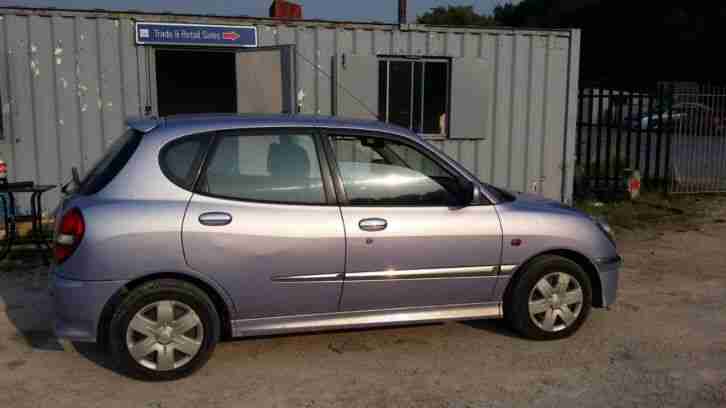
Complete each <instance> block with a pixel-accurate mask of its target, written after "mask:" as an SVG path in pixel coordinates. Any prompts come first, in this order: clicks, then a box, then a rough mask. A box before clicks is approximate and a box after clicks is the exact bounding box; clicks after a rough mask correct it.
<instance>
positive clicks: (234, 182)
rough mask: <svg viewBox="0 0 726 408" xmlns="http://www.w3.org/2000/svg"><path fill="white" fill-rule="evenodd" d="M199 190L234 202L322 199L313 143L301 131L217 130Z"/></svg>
mask: <svg viewBox="0 0 726 408" xmlns="http://www.w3.org/2000/svg"><path fill="white" fill-rule="evenodd" d="M198 189H199V191H200V192H202V193H205V194H209V195H212V196H216V197H220V198H231V199H237V200H247V201H261V202H271V203H282V204H324V203H325V190H324V189H323V181H322V177H321V172H320V162H319V161H318V152H317V149H316V147H315V141H314V139H313V137H312V135H310V134H305V133H302V134H294V133H284V134H281V133H277V132H275V131H261V132H260V133H259V134H249V133H245V134H240V133H238V132H235V131H230V132H225V133H222V134H220V136H219V141H218V142H217V146H216V148H214V149H213V151H212V152H210V153H209V158H208V159H207V168H206V171H205V174H204V175H203V176H202V177H201V179H200V181H199V186H198Z"/></svg>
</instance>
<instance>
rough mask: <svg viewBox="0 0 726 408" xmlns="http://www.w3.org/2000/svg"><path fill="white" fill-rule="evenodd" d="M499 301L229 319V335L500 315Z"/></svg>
mask: <svg viewBox="0 0 726 408" xmlns="http://www.w3.org/2000/svg"><path fill="white" fill-rule="evenodd" d="M502 316H503V311H502V303H501V302H491V303H472V304H465V305H446V306H427V307H407V308H397V309H385V310H370V311H368V310H367V311H355V312H338V313H322V314H314V315H299V316H282V317H266V318H259V319H243V320H232V322H231V324H232V336H234V337H246V336H262V335H269V334H280V333H296V332H306V331H323V330H339V329H352V328H362V327H370V326H393V325H400V324H406V323H427V322H440V321H446V320H468V319H483V318H501V317H502Z"/></svg>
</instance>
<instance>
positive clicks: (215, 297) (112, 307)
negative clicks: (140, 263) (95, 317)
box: [97, 272, 233, 347]
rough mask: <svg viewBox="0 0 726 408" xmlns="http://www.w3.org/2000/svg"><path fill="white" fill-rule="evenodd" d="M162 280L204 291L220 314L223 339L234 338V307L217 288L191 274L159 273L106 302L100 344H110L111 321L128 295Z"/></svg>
mask: <svg viewBox="0 0 726 408" xmlns="http://www.w3.org/2000/svg"><path fill="white" fill-rule="evenodd" d="M160 279H175V280H179V281H183V282H187V283H190V284H192V285H194V286H196V287H197V288H199V289H200V290H201V291H203V292H204V293H205V294H206V295H207V296H209V299H210V300H211V301H212V303H213V304H214V307H215V308H216V309H217V313H218V314H219V319H220V323H221V327H222V338H223V339H228V338H230V337H231V336H232V326H231V320H232V319H231V312H232V310H231V309H232V308H233V305H232V304H231V303H230V302H229V301H228V300H227V299H226V298H225V297H224V296H223V295H222V294H221V293H220V292H219V291H218V290H217V289H216V288H214V287H213V286H212V285H211V284H210V283H208V282H205V281H204V280H203V279H201V278H198V277H195V276H192V275H189V274H185V273H179V272H159V273H153V274H149V275H144V276H141V277H138V278H136V279H134V280H131V281H129V282H128V283H126V284H125V285H124V286H123V287H122V288H121V289H119V290H118V291H116V293H115V294H114V295H113V296H112V297H111V298H110V299H109V301H108V302H106V305H105V306H104V307H103V310H102V312H101V316H100V318H99V321H98V329H97V330H98V334H97V337H98V339H97V341H98V344H100V345H102V346H104V347H105V346H106V345H107V344H108V330H109V325H110V324H111V319H112V318H113V314H114V312H115V311H116V308H117V307H118V306H119V304H120V303H121V301H122V300H123V299H124V297H126V295H128V294H129V293H130V292H131V291H132V290H134V289H135V288H137V287H139V286H141V285H143V284H145V283H147V282H151V281H155V280H160Z"/></svg>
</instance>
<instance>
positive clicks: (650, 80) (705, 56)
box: [493, 0, 726, 86]
mask: <svg viewBox="0 0 726 408" xmlns="http://www.w3.org/2000/svg"><path fill="white" fill-rule="evenodd" d="M493 14H494V18H495V20H496V21H497V23H498V24H499V25H502V26H507V27H527V28H581V29H582V61H581V65H580V67H581V70H582V79H583V80H597V81H599V82H601V83H604V82H608V81H610V82H612V83H614V84H620V85H632V86H650V85H655V83H656V82H658V81H669V80H676V81H698V82H709V83H722V82H724V79H723V78H724V77H723V72H724V70H726V59H723V58H714V55H715V54H714V53H717V51H716V50H720V49H721V48H722V42H723V38H724V35H725V34H726V29H724V24H723V22H724V20H725V19H726V2H723V1H703V0H701V1H683V0H659V1H657V2H653V1H643V0H522V1H519V2H517V3H514V2H508V3H505V4H502V5H499V6H497V7H496V8H495V9H494V13H493Z"/></svg>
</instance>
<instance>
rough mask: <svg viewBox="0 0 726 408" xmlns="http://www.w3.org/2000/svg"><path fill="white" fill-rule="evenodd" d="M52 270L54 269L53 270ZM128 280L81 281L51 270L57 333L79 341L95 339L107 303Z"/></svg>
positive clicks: (51, 288) (51, 291) (61, 336)
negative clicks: (64, 276)
mask: <svg viewBox="0 0 726 408" xmlns="http://www.w3.org/2000/svg"><path fill="white" fill-rule="evenodd" d="M51 272H53V271H52V270H51ZM126 282H127V281H79V280H71V279H64V278H61V277H59V276H58V275H56V274H55V273H51V282H50V286H49V288H48V289H49V291H50V294H51V297H52V299H53V311H54V314H55V316H54V324H53V328H54V331H55V335H56V336H57V337H58V338H62V339H67V340H70V341H79V342H96V340H97V338H98V323H99V320H100V319H101V313H102V312H103V308H104V306H106V304H107V303H108V301H109V300H110V299H111V297H112V296H113V295H114V294H115V293H116V292H117V291H118V290H120V289H121V288H122V287H123V286H124V285H125V284H126Z"/></svg>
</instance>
